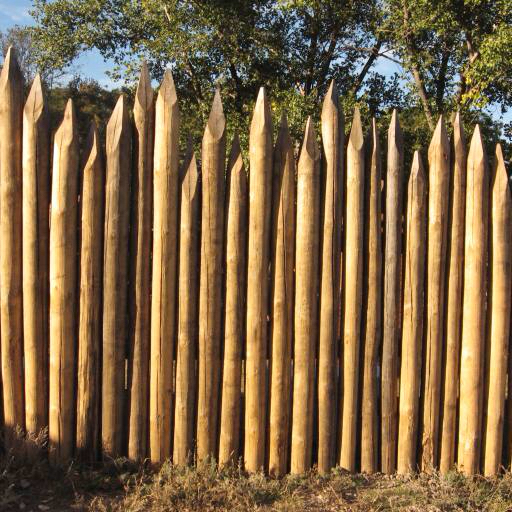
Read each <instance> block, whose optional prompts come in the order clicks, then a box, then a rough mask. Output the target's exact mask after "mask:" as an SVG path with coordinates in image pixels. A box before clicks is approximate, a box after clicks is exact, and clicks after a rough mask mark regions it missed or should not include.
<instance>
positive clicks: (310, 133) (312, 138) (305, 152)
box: [299, 116, 319, 162]
mask: <svg viewBox="0 0 512 512" xmlns="http://www.w3.org/2000/svg"><path fill="white" fill-rule="evenodd" d="M303 158H308V159H311V160H317V159H318V158H319V152H318V144H317V142H316V134H315V126H314V123H313V119H311V116H308V120H307V121H306V129H305V131H304V141H303V143H302V150H301V152H300V158H299V162H300V161H301V160H302V159H303Z"/></svg>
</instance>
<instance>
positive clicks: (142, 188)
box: [128, 62, 170, 460]
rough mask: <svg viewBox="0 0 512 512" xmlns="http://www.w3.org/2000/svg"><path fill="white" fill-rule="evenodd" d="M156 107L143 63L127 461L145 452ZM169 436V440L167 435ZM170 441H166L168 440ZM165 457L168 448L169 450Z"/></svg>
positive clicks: (136, 111)
mask: <svg viewBox="0 0 512 512" xmlns="http://www.w3.org/2000/svg"><path fill="white" fill-rule="evenodd" d="M154 115H155V109H154V105H153V89H152V88H151V78H150V76H149V70H148V67H147V64H146V63H145V62H144V63H143V64H142V69H141V73H140V77H139V83H138V85H137V90H136V92H135V103H134V106H133V118H134V124H135V130H134V135H135V137H134V141H133V146H134V153H135V157H134V159H135V160H136V162H137V163H136V167H135V168H134V170H133V176H132V187H131V194H132V197H131V219H130V236H131V246H130V247H131V250H130V263H129V269H130V292H129V321H130V329H129V354H128V393H129V411H128V415H129V426H128V457H129V458H130V459H132V460H143V459H144V458H145V457H146V455H147V451H148V446H147V444H148V438H149V435H148V434H149V433H148V423H149V418H148V412H149V351H150V337H151V332H150V314H151V299H150V295H151V242H152V240H151V235H152V233H151V226H152V211H153V187H152V178H153V135H154V134H153V128H154ZM168 437H169V436H168ZM169 438H170V437H169ZM168 452H169V454H170V449H169V450H168Z"/></svg>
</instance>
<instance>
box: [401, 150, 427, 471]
mask: <svg viewBox="0 0 512 512" xmlns="http://www.w3.org/2000/svg"><path fill="white" fill-rule="evenodd" d="M406 217H407V219H406V220H407V222H406V235H405V236H406V241H405V248H404V266H405V283H404V312H403V320H402V357H401V370H400V415H399V427H398V462H397V469H398V472H399V473H402V474H405V473H409V472H411V471H415V470H416V465H417V459H416V455H417V442H418V423H419V421H418V420H419V406H420V402H419V398H420V387H421V358H422V349H423V336H424V331H423V318H424V315H425V259H426V254H427V231H426V225H427V177H426V175H425V170H424V169H423V164H422V162H421V157H420V154H419V152H418V151H416V152H415V153H414V159H413V163H412V169H411V175H410V176H409V186H408V191H407V215H406Z"/></svg>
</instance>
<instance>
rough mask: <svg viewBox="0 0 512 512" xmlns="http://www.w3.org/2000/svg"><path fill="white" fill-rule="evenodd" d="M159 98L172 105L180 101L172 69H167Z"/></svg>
mask: <svg viewBox="0 0 512 512" xmlns="http://www.w3.org/2000/svg"><path fill="white" fill-rule="evenodd" d="M158 99H159V100H161V101H164V102H165V103H169V104H171V105H174V104H177V103H178V95H177V94H176V87H175V85H174V79H173V77H172V73H171V70H170V69H166V70H165V73H164V78H163V80H162V83H161V84H160V90H159V91H158Z"/></svg>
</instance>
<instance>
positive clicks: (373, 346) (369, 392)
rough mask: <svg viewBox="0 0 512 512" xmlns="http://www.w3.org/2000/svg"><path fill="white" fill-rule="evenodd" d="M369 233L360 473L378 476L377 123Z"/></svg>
mask: <svg viewBox="0 0 512 512" xmlns="http://www.w3.org/2000/svg"><path fill="white" fill-rule="evenodd" d="M367 151H368V153H367V156H366V159H365V162H366V179H365V181H366V209H365V218H366V222H365V225H366V229H365V251H364V259H365V264H364V270H363V276H364V279H365V283H364V292H363V293H364V299H363V323H362V329H363V335H362V340H363V343H364V345H363V358H362V361H363V378H362V389H361V471H363V472H366V473H375V472H376V471H378V461H379V430H378V429H379V426H378V420H379V414H378V409H379V407H378V401H379V394H378V364H379V361H378V359H379V351H380V345H381V341H382V284H383V282H382V207H381V197H382V183H381V181H382V172H381V160H380V142H379V132H378V129H377V122H376V120H375V118H374V119H373V120H372V128H371V132H370V134H369V136H368V142H367Z"/></svg>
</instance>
